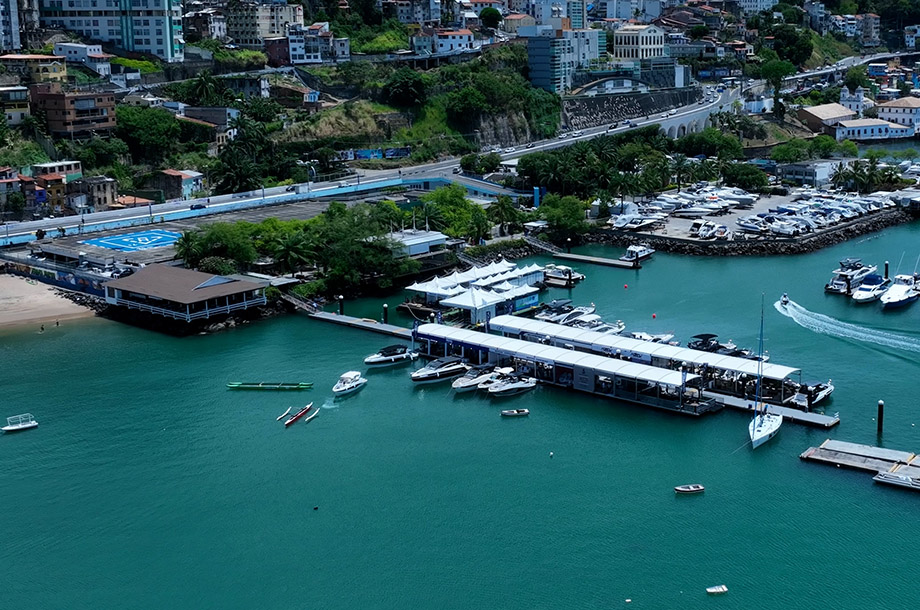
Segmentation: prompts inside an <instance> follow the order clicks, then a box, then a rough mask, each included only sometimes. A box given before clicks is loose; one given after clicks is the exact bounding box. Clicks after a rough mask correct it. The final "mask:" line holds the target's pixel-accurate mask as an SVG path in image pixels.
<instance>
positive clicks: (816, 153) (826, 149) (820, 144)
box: [808, 135, 839, 159]
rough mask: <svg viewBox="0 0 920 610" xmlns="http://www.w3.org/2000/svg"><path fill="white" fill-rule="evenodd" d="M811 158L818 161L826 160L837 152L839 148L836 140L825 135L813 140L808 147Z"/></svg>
mask: <svg viewBox="0 0 920 610" xmlns="http://www.w3.org/2000/svg"><path fill="white" fill-rule="evenodd" d="M808 147H809V149H810V150H811V156H812V157H814V158H818V159H826V158H828V157H830V156H831V155H833V154H834V153H835V152H837V149H838V148H839V146H838V144H837V140H835V139H834V138H832V137H830V136H827V135H820V136H818V137H816V138H815V139H813V140H812V141H811V142H810V143H809V145H808Z"/></svg>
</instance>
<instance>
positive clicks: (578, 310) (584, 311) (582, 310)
mask: <svg viewBox="0 0 920 610" xmlns="http://www.w3.org/2000/svg"><path fill="white" fill-rule="evenodd" d="M595 311H597V308H596V307H595V306H594V304H593V303H592V304H591V305H579V306H578V307H574V308H572V311H570V312H568V313H567V314H565V315H564V316H562V317H561V318H559V319H558V320H554V322H556V323H557V324H568V323H569V322H571V321H572V320H575V319H576V318H580V317H581V316H584V315H589V314H593V313H594V312H595Z"/></svg>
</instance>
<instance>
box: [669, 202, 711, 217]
mask: <svg viewBox="0 0 920 610" xmlns="http://www.w3.org/2000/svg"><path fill="white" fill-rule="evenodd" d="M709 214H712V210H711V209H709V208H703V207H700V206H696V205H691V206H687V207H683V208H678V209H676V210H674V211H673V212H671V216H676V217H678V218H702V217H703V216H708V215H709Z"/></svg>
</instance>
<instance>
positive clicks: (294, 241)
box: [273, 231, 311, 277]
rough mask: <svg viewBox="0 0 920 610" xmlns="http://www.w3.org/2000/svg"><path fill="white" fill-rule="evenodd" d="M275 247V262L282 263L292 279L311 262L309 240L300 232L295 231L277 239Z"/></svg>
mask: <svg viewBox="0 0 920 610" xmlns="http://www.w3.org/2000/svg"><path fill="white" fill-rule="evenodd" d="M273 245H274V248H273V250H274V258H275V261H276V262H278V263H280V264H281V267H282V268H283V269H284V270H285V271H287V272H289V273H290V274H291V277H294V272H295V271H298V270H299V269H300V268H301V267H303V266H304V264H305V263H307V262H308V261H309V260H310V255H311V253H310V249H309V246H308V244H307V240H306V238H305V237H304V234H303V233H301V232H300V231H293V232H291V233H288V234H286V235H284V236H283V237H280V238H278V239H276V240H275V242H274V244H273Z"/></svg>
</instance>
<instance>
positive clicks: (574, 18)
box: [565, 0, 588, 30]
mask: <svg viewBox="0 0 920 610" xmlns="http://www.w3.org/2000/svg"><path fill="white" fill-rule="evenodd" d="M565 12H566V16H567V17H568V18H569V19H570V20H571V23H572V29H573V30H581V29H584V28H586V27H588V5H587V3H586V2H585V0H567V2H566V3H565Z"/></svg>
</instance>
